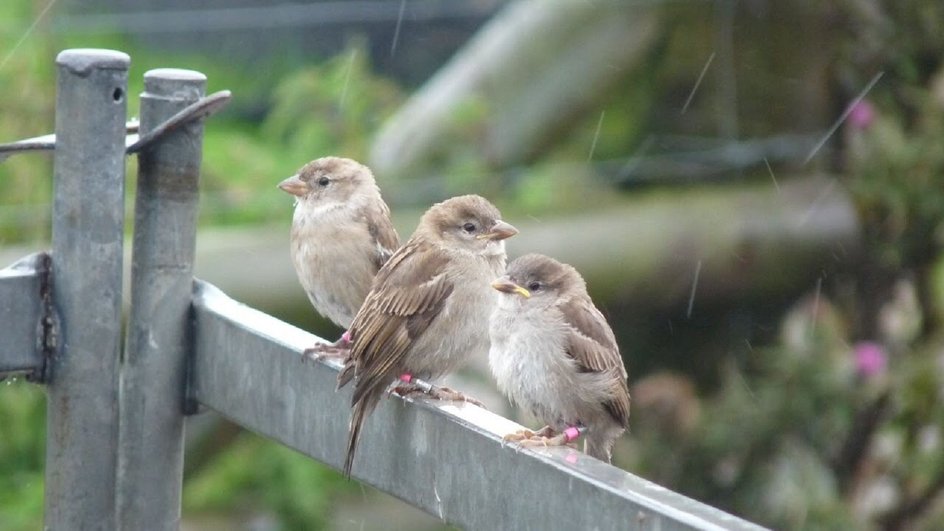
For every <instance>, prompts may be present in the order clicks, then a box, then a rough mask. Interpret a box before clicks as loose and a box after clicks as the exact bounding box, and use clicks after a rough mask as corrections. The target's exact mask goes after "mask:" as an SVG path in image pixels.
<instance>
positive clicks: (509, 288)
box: [492, 278, 531, 299]
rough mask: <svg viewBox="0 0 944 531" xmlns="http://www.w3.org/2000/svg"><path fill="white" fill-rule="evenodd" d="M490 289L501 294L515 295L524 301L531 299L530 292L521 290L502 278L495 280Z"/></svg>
mask: <svg viewBox="0 0 944 531" xmlns="http://www.w3.org/2000/svg"><path fill="white" fill-rule="evenodd" d="M492 287H493V288H495V289H497V290H498V291H500V292H502V293H517V294H518V295H521V296H522V297H524V298H526V299H530V298H531V292H530V291H528V290H526V289H524V288H522V287H521V286H519V285H517V284H515V283H514V282H512V281H510V280H505V279H503V278H501V279H498V280H496V281H495V282H493V283H492Z"/></svg>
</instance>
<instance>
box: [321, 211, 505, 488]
mask: <svg viewBox="0 0 944 531" xmlns="http://www.w3.org/2000/svg"><path fill="white" fill-rule="evenodd" d="M517 233H518V230H517V229H515V228H514V227H513V226H511V225H510V224H508V223H506V222H504V221H502V220H501V214H500V213H499V211H498V209H497V208H495V206H494V205H492V204H491V203H489V202H488V201H487V200H486V199H484V198H482V197H479V196H477V195H464V196H460V197H453V198H451V199H447V200H445V201H443V202H441V203H437V204H435V205H433V206H432V207H430V209H429V210H427V211H426V213H425V214H423V216H422V218H421V219H420V221H419V225H418V226H417V228H416V231H415V232H414V233H413V235H412V236H411V237H410V240H409V241H407V242H406V244H404V245H403V247H401V248H400V249H399V250H397V251H396V252H395V253H394V254H393V256H392V257H390V260H388V261H387V263H386V264H384V266H383V267H382V268H380V271H379V272H378V273H377V276H376V278H375V279H374V283H373V286H372V287H371V290H370V293H369V294H368V295H367V300H365V301H364V305H363V306H362V307H361V309H360V310H359V311H358V312H357V315H356V316H355V317H354V322H353V323H352V324H351V328H350V335H351V349H350V351H349V354H348V357H347V359H346V360H345V364H344V368H343V369H342V370H341V372H340V374H339V375H338V388H339V389H340V388H341V387H344V386H345V385H346V384H347V383H348V382H350V381H351V380H352V379H356V381H355V384H354V393H353V397H352V398H351V406H352V413H351V422H350V427H349V430H348V443H347V455H346V459H345V462H344V474H345V475H346V476H348V477H350V474H351V466H352V465H353V462H354V452H355V450H356V448H357V442H358V439H359V437H360V432H361V427H362V426H363V423H364V419H365V418H366V417H367V415H369V414H370V412H371V411H373V409H374V408H375V407H376V406H377V403H378V401H379V400H380V398H381V396H382V395H383V394H384V392H385V390H386V389H387V388H388V387H390V386H391V384H392V383H394V382H395V381H397V380H399V381H400V382H403V383H405V384H407V385H405V386H400V387H397V388H396V389H395V391H396V392H397V393H398V394H401V395H404V394H410V393H414V392H425V393H427V394H428V395H430V396H431V397H432V398H437V399H443V400H466V401H470V402H476V401H475V400H473V399H470V398H467V397H465V396H463V395H462V394H461V393H458V392H456V391H453V390H451V389H447V388H445V387H434V386H430V385H429V384H426V383H425V382H422V381H420V382H417V381H416V380H417V379H423V380H431V379H436V378H440V377H442V376H445V375H446V374H448V373H450V372H452V371H454V370H456V369H457V368H459V366H461V365H462V364H463V363H464V362H465V361H466V360H467V359H469V358H470V357H473V356H476V355H481V356H483V357H484V356H485V355H486V354H487V352H488V345H489V342H488V319H487V318H483V316H487V315H488V314H489V313H490V312H491V311H492V307H493V306H494V304H495V302H496V299H497V298H498V294H497V293H496V292H495V291H494V290H492V289H491V288H490V287H489V286H490V284H491V282H492V280H494V279H495V277H496V276H497V275H499V274H501V272H502V271H503V270H504V268H505V260H506V257H505V242H504V240H505V239H506V238H510V237H511V236H514V235H515V234H517Z"/></svg>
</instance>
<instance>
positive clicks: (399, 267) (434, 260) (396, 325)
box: [339, 240, 452, 402]
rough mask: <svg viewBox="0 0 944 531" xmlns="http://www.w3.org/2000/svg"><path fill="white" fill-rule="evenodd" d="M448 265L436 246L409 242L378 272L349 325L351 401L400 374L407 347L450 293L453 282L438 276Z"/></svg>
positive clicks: (426, 325)
mask: <svg viewBox="0 0 944 531" xmlns="http://www.w3.org/2000/svg"><path fill="white" fill-rule="evenodd" d="M447 263H448V257H447V256H446V255H445V254H443V253H441V252H439V251H438V249H437V248H436V247H435V246H433V245H431V244H428V243H426V242H424V241H414V240H411V241H409V242H407V243H406V245H404V246H403V247H402V248H400V249H399V250H398V251H397V252H396V253H394V255H393V256H392V257H391V258H390V260H389V261H388V262H387V263H386V264H385V265H384V266H383V267H382V268H381V270H380V271H379V272H378V273H377V278H376V279H375V281H374V286H373V288H372V289H371V292H370V294H368V296H367V300H366V301H365V302H364V305H363V306H362V307H361V309H360V311H358V313H357V315H356V316H355V317H354V322H353V323H352V324H351V335H352V337H353V345H352V348H351V354H350V360H349V361H348V363H353V364H355V367H354V374H353V375H354V376H356V377H357V378H358V381H357V384H356V388H355V391H354V397H353V400H354V402H357V401H358V400H359V399H360V398H361V397H363V396H367V395H368V394H369V393H370V392H371V390H374V389H376V388H381V387H382V388H386V386H387V385H388V384H389V383H390V381H391V380H392V379H393V378H395V377H396V376H398V373H399V372H400V371H402V370H403V367H402V362H403V358H404V356H405V355H406V353H407V351H408V350H409V347H410V345H411V344H412V343H413V342H414V340H415V338H416V337H417V336H419V335H420V334H422V333H423V332H424V331H425V330H426V329H427V328H428V326H429V324H430V323H431V322H432V319H433V318H435V316H436V314H437V313H438V310H439V309H440V308H441V306H442V304H443V303H444V301H445V300H446V298H447V297H448V296H449V294H450V293H452V283H451V281H450V280H449V279H447V278H446V276H445V274H444V273H443V270H444V268H445V266H446V264H447ZM348 379H350V378H348ZM339 383H341V384H342V385H343V383H346V382H339Z"/></svg>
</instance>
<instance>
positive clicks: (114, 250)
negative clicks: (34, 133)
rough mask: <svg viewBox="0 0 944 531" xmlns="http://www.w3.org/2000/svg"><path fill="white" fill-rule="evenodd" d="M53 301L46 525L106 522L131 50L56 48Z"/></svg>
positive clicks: (103, 525) (111, 484) (111, 506)
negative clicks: (55, 329) (55, 346)
mask: <svg viewBox="0 0 944 531" xmlns="http://www.w3.org/2000/svg"><path fill="white" fill-rule="evenodd" d="M56 64H57V65H58V67H59V68H58V70H59V72H58V81H57V88H56V138H57V140H58V141H57V147H56V151H55V155H54V158H53V175H54V177H53V183H54V184H53V188H54V199H53V225H52V247H53V262H52V272H53V282H54V294H53V298H54V302H55V306H56V309H57V311H58V314H59V316H60V317H61V321H62V330H61V336H60V349H59V350H58V352H56V353H55V354H54V355H53V356H52V359H51V360H50V361H51V367H50V368H51V373H50V380H49V387H48V400H47V416H46V425H47V441H46V482H45V489H46V500H45V528H46V529H52V530H58V529H113V528H114V527H115V524H116V520H115V474H116V465H117V454H118V452H117V444H118V400H117V398H118V355H119V348H120V345H121V272H122V268H121V261H122V241H123V231H124V186H125V185H124V177H125V143H124V140H125V115H126V114H127V102H126V100H127V98H126V92H127V82H128V66H129V64H130V59H129V58H128V56H127V55H125V54H123V53H121V52H115V51H111V50H92V49H77V50H66V51H64V52H62V53H60V54H59V56H58V57H57V58H56Z"/></svg>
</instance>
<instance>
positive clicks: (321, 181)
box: [318, 177, 331, 186]
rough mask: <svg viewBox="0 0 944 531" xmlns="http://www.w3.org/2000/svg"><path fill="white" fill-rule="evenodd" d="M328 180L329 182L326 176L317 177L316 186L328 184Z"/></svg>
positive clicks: (329, 180)
mask: <svg viewBox="0 0 944 531" xmlns="http://www.w3.org/2000/svg"><path fill="white" fill-rule="evenodd" d="M330 182H331V179H329V178H327V177H322V178H320V179H318V186H328V183H330Z"/></svg>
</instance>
